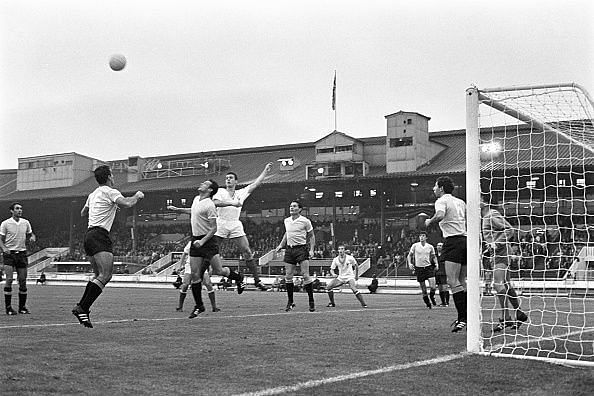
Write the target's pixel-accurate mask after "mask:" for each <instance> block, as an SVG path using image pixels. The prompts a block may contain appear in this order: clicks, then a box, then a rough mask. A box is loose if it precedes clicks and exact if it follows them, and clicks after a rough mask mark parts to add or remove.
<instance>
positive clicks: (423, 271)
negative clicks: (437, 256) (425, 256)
mask: <svg viewBox="0 0 594 396" xmlns="http://www.w3.org/2000/svg"><path fill="white" fill-rule="evenodd" d="M415 274H416V275H417V282H425V281H426V280H427V279H429V278H434V277H435V270H434V269H433V267H432V266H431V265H428V266H426V267H415Z"/></svg>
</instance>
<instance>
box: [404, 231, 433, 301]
mask: <svg viewBox="0 0 594 396" xmlns="http://www.w3.org/2000/svg"><path fill="white" fill-rule="evenodd" d="M406 259H407V261H408V267H409V268H410V269H411V270H413V271H414V272H415V275H416V276H417V282H419V286H420V287H421V294H422V295H423V301H424V302H425V305H426V306H427V308H429V309H431V307H432V305H431V304H433V305H437V303H436V302H435V269H436V268H439V263H438V262H437V257H436V255H435V249H434V248H433V245H431V244H430V243H427V233H425V232H424V231H421V232H420V233H419V242H415V243H413V244H412V246H411V247H410V251H409V252H408V256H406ZM425 281H429V289H430V292H429V296H427V285H426V284H425ZM429 299H431V301H429Z"/></svg>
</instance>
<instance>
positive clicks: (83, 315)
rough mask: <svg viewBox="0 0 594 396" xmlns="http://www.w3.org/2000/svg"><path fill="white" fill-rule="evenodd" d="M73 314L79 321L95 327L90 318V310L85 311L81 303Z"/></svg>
mask: <svg viewBox="0 0 594 396" xmlns="http://www.w3.org/2000/svg"><path fill="white" fill-rule="evenodd" d="M72 315H74V316H76V319H78V322H79V323H80V324H81V325H83V326H85V327H88V328H93V324H92V323H91V319H90V318H89V312H85V311H84V310H83V309H82V308H81V307H80V305H77V306H76V307H74V309H73V310H72Z"/></svg>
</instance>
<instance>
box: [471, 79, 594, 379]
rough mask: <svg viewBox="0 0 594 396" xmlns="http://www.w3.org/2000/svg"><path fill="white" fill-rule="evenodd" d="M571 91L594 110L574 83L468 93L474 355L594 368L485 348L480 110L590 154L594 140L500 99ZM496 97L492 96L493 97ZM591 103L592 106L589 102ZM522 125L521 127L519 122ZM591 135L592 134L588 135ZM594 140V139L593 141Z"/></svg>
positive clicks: (589, 114)
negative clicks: (524, 93) (502, 94)
mask: <svg viewBox="0 0 594 396" xmlns="http://www.w3.org/2000/svg"><path fill="white" fill-rule="evenodd" d="M555 88H557V89H560V90H563V89H567V90H574V91H577V92H579V94H580V97H581V98H584V99H583V100H584V102H586V104H587V106H588V108H589V109H591V108H594V104H593V103H594V102H593V101H592V98H591V97H590V96H589V94H588V93H587V91H586V90H585V89H583V88H582V87H581V86H579V85H577V84H574V83H563V84H548V85H530V86H528V85H524V86H514V87H500V88H489V89H479V88H477V87H475V86H472V87H470V88H468V89H467V90H466V205H467V232H468V238H467V243H468V255H467V260H468V261H467V262H468V267H467V269H468V272H467V307H468V322H467V351H468V352H471V353H477V354H483V355H489V356H501V357H513V358H520V359H531V360H532V359H533V360H546V361H549V362H552V363H558V364H563V365H577V366H589V367H591V366H594V361H582V360H577V361H576V360H572V359H557V358H551V357H535V356H527V355H521V354H520V355H516V354H503V353H497V352H493V351H489V350H486V349H485V348H484V347H483V338H482V329H481V275H480V270H481V260H482V252H481V240H480V235H481V215H480V212H481V210H480V202H481V152H480V147H481V138H480V135H481V129H480V128H481V126H480V120H479V118H480V110H479V107H480V106H481V105H486V106H489V107H491V108H492V109H495V110H497V111H498V112H500V113H503V114H505V116H508V117H511V118H515V119H516V120H519V121H521V122H522V123H526V124H530V125H532V126H533V127H534V128H537V129H540V130H543V131H547V132H554V133H556V134H559V135H561V136H563V137H564V138H565V139H567V140H569V141H570V142H571V144H572V145H578V146H580V147H582V148H583V149H584V150H587V152H591V153H594V149H593V147H594V144H593V141H586V142H584V141H583V139H581V140H580V139H579V138H578V139H576V138H575V137H574V136H571V134H568V133H566V132H565V131H564V130H562V129H563V128H557V127H556V125H555V124H554V123H550V122H549V120H542V119H538V118H535V117H534V116H531V115H529V114H526V113H524V112H522V111H521V110H518V109H516V108H513V105H511V106H510V105H508V104H506V103H503V102H502V101H499V100H498V99H497V95H496V93H498V92H513V91H526V90H546V89H555ZM492 93H493V94H494V95H491V94H492ZM587 102H589V104H588V103H587ZM586 113H588V117H586V118H585V119H586V120H590V119H592V118H594V116H592V114H591V113H590V111H586ZM518 124H521V123H520V122H518ZM588 133H589V132H588ZM593 140H594V139H593Z"/></svg>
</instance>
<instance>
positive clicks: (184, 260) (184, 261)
mask: <svg viewBox="0 0 594 396" xmlns="http://www.w3.org/2000/svg"><path fill="white" fill-rule="evenodd" d="M191 244H192V243H191V242H188V243H187V244H186V246H185V247H184V253H183V254H182V256H181V258H180V259H179V263H180V264H181V267H180V268H179V271H178V273H180V272H181V271H182V270H183V272H184V278H183V282H182V284H181V286H180V289H179V304H178V306H177V308H175V310H176V311H178V312H182V311H183V309H184V300H185V299H186V295H187V293H188V288H189V287H190V282H191V281H192V266H191V265H190V245H191ZM202 283H204V287H206V290H207V292H208V299H209V300H210V305H211V306H212V312H219V311H220V309H219V308H217V302H216V298H215V291H214V288H213V287H212V282H211V281H210V276H209V275H208V270H207V271H206V272H205V273H204V275H202Z"/></svg>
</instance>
